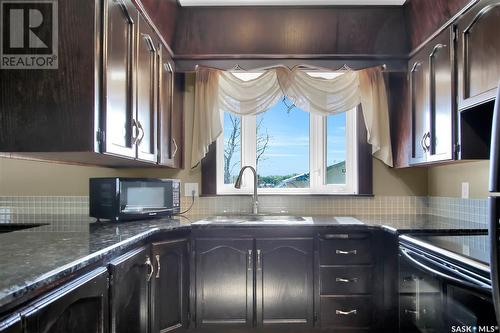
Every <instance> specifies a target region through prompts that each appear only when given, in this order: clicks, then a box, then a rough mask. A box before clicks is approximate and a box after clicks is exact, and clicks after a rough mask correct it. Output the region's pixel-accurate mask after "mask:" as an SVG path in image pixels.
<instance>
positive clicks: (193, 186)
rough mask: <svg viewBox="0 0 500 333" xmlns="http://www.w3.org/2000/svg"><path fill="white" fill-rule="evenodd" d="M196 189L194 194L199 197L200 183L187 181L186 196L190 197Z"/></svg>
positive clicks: (185, 185)
mask: <svg viewBox="0 0 500 333" xmlns="http://www.w3.org/2000/svg"><path fill="white" fill-rule="evenodd" d="M193 191H194V196H195V197H197V196H199V192H198V183H185V184H184V196H185V197H190V196H192V195H193Z"/></svg>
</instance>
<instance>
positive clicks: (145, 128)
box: [136, 15, 158, 162]
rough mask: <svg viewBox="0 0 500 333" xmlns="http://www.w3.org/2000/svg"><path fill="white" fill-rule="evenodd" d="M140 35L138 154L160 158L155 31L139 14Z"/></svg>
mask: <svg viewBox="0 0 500 333" xmlns="http://www.w3.org/2000/svg"><path fill="white" fill-rule="evenodd" d="M138 21H139V29H138V36H137V39H138V40H137V87H136V88H137V126H138V128H139V137H138V138H137V143H136V144H137V158H139V159H141V160H145V161H150V162H156V161H157V159H158V158H157V133H158V129H157V118H158V109H157V106H158V105H157V98H158V88H157V84H158V83H157V80H158V76H157V75H158V74H157V67H156V66H157V54H158V43H157V41H156V39H157V37H155V32H154V30H153V29H152V28H151V26H150V25H149V24H148V23H147V22H146V20H145V19H144V18H143V17H142V16H141V15H139V20H138Z"/></svg>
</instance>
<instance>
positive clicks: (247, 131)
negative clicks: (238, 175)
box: [241, 116, 257, 193]
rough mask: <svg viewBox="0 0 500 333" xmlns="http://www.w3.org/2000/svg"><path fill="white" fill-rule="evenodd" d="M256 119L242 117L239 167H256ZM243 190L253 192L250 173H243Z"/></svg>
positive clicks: (254, 117) (255, 117)
mask: <svg viewBox="0 0 500 333" xmlns="http://www.w3.org/2000/svg"><path fill="white" fill-rule="evenodd" d="M256 119H257V116H243V117H242V121H241V123H242V129H241V130H242V137H241V139H242V141H241V142H242V145H241V149H242V156H241V158H242V163H241V166H242V167H243V166H246V165H250V166H252V167H254V168H255V167H256V156H257V152H256V150H257V140H256V138H257V133H256V132H257V130H256V124H255V122H256ZM243 188H244V189H245V192H248V193H250V192H252V191H253V175H252V173H251V172H249V171H247V172H245V175H244V176H243Z"/></svg>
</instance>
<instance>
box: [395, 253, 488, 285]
mask: <svg viewBox="0 0 500 333" xmlns="http://www.w3.org/2000/svg"><path fill="white" fill-rule="evenodd" d="M399 252H400V253H401V254H402V255H403V257H404V258H406V259H407V260H408V261H410V262H411V263H412V264H414V265H415V266H417V267H418V268H420V269H421V270H423V271H425V272H428V273H431V274H433V275H436V276H438V277H440V278H442V279H445V280H448V281H451V282H454V283H456V284H459V285H462V286H465V287H469V288H473V289H481V290H487V291H489V290H490V286H489V285H487V284H485V283H482V282H480V281H477V280H475V283H473V282H470V281H468V280H466V279H465V278H463V277H457V276H452V275H450V274H447V273H445V272H444V271H448V272H449V271H450V270H451V269H450V268H448V267H445V266H443V265H442V264H439V263H438V262H434V264H435V265H438V266H440V267H441V269H440V270H438V269H434V268H432V267H429V266H428V265H426V264H425V263H423V262H421V261H420V260H418V259H415V258H414V257H412V256H411V254H415V255H417V256H419V257H423V258H424V260H427V261H430V260H431V259H427V258H425V257H424V256H422V255H420V254H418V253H415V252H413V251H411V250H409V249H406V248H404V247H401V246H400V247H399ZM453 273H454V274H456V275H463V274H462V273H460V272H456V271H454V272H453Z"/></svg>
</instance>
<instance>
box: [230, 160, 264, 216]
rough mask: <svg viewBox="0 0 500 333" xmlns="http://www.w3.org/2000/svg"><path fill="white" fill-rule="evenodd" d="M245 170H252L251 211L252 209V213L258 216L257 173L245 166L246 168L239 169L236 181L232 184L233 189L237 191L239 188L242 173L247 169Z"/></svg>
mask: <svg viewBox="0 0 500 333" xmlns="http://www.w3.org/2000/svg"><path fill="white" fill-rule="evenodd" d="M247 168H248V169H250V170H252V172H253V209H252V212H253V213H254V214H258V213H259V201H258V198H257V171H255V168H254V167H252V166H250V165H247V166H244V167H243V168H241V170H240V174H239V175H238V178H237V179H236V183H234V187H235V188H238V189H239V188H241V181H242V178H243V172H245V169H247Z"/></svg>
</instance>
